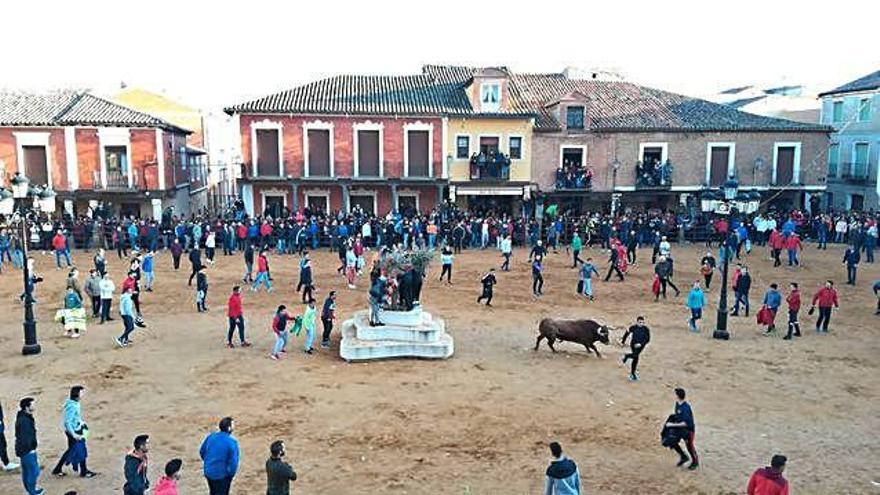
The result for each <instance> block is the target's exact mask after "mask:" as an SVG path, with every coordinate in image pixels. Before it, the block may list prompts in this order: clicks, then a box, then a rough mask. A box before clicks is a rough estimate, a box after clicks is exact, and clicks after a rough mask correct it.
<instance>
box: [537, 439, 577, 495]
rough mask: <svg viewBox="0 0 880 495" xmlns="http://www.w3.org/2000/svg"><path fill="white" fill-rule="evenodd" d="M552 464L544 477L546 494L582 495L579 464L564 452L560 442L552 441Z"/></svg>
mask: <svg viewBox="0 0 880 495" xmlns="http://www.w3.org/2000/svg"><path fill="white" fill-rule="evenodd" d="M550 454H551V455H552V456H553V457H552V458H551V459H550V465H549V466H547V470H546V471H545V478H544V495H580V493H581V475H580V472H578V467H577V464H575V462H574V461H573V460H571V459H569V458H568V457H566V456H565V455H563V453H562V446H561V445H559V443H558V442H551V443H550Z"/></svg>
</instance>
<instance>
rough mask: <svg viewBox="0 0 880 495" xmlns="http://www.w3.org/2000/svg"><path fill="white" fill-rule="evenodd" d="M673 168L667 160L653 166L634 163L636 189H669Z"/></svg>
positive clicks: (639, 162)
mask: <svg viewBox="0 0 880 495" xmlns="http://www.w3.org/2000/svg"><path fill="white" fill-rule="evenodd" d="M673 170H674V167H673V166H672V164H671V163H669V160H666V163H660V162H657V163H655V164H654V165H649V164H643V163H642V162H641V161H638V162H636V189H669V188H670V187H672V172H673Z"/></svg>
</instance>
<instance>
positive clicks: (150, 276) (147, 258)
mask: <svg viewBox="0 0 880 495" xmlns="http://www.w3.org/2000/svg"><path fill="white" fill-rule="evenodd" d="M154 255H155V253H154V252H153V250H148V251H147V254H145V255H144V260H143V262H142V263H141V271H142V272H144V290H145V291H147V292H153V280H155V278H156V272H155V271H154V264H153V256H154Z"/></svg>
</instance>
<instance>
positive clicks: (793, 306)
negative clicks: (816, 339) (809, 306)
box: [783, 282, 801, 340]
mask: <svg viewBox="0 0 880 495" xmlns="http://www.w3.org/2000/svg"><path fill="white" fill-rule="evenodd" d="M789 287H790V288H791V292H789V294H788V297H786V298H785V302H787V303H788V333H787V334H786V335H785V337H783V339H784V340H791V337H792V335H794V336H795V337H800V336H801V325H800V323H798V312H800V310H801V291H799V290H798V284H797V282H792V283H791V284H790V285H789Z"/></svg>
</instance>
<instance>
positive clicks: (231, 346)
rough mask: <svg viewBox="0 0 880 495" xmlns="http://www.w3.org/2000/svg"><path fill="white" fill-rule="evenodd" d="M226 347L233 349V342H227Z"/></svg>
mask: <svg viewBox="0 0 880 495" xmlns="http://www.w3.org/2000/svg"><path fill="white" fill-rule="evenodd" d="M226 347H228V348H230V349H235V344H233V343H232V342H227V343H226Z"/></svg>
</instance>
